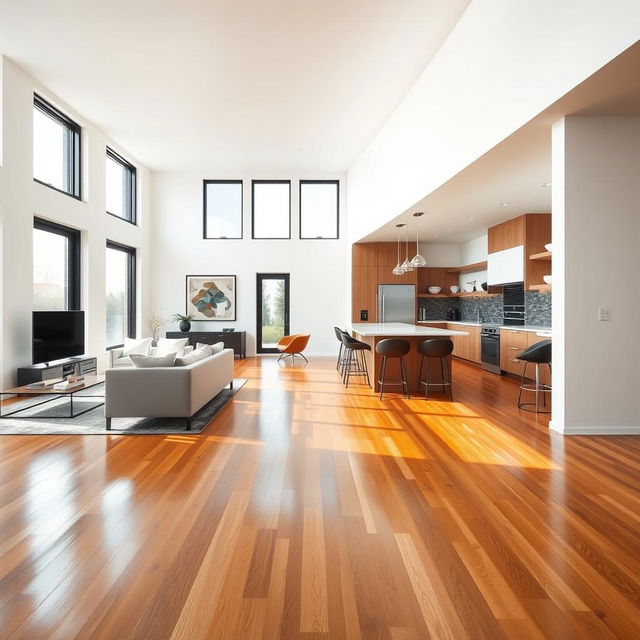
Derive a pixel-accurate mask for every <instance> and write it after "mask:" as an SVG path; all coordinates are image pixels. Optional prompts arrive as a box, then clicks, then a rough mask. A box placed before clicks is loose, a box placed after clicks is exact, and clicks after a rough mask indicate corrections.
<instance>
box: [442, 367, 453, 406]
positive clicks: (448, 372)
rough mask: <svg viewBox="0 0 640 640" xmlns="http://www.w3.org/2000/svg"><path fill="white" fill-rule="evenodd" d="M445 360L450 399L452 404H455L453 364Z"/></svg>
mask: <svg viewBox="0 0 640 640" xmlns="http://www.w3.org/2000/svg"><path fill="white" fill-rule="evenodd" d="M443 360H444V363H445V365H446V367H447V380H449V397H450V398H451V402H453V384H452V382H453V380H452V377H451V363H450V362H449V361H448V360H447V359H446V358H443Z"/></svg>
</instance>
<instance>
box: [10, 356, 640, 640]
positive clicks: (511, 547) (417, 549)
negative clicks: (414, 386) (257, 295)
mask: <svg viewBox="0 0 640 640" xmlns="http://www.w3.org/2000/svg"><path fill="white" fill-rule="evenodd" d="M236 376H238V377H244V378H248V383H247V384H246V385H245V387H243V389H241V390H240V392H239V393H238V394H237V396H236V397H235V399H234V401H233V403H230V404H229V405H227V407H225V408H224V409H223V410H222V412H221V413H220V414H219V415H218V416H217V418H216V420H215V422H214V423H212V424H211V425H210V426H209V427H208V429H207V430H206V431H205V432H204V433H203V434H200V435H189V434H185V435H170V436H157V437H156V436H129V437H126V436H65V437H46V436H3V437H0V456H1V460H2V465H1V467H0V518H1V521H0V524H1V529H0V531H1V533H2V535H1V536H0V638H3V639H5V638H11V639H18V638H20V639H24V640H34V639H37V638H43V639H44V638H46V639H51V638H57V639H60V640H71V639H73V638H76V639H83V640H84V639H87V638H92V639H93V638H96V639H105V640H114V639H116V638H117V639H125V638H127V639H128V638H137V639H145V640H147V639H153V640H156V639H162V638H176V639H177V638H181V639H185V640H186V639H189V640H193V639H204V638H207V639H209V638H225V639H229V640H231V639H233V640H236V639H240V638H247V639H251V640H254V639H259V638H282V639H285V640H295V639H298V638H300V639H302V638H305V639H310V638H330V639H331V640H334V639H336V640H340V639H342V638H363V639H368V638H376V639H378V638H385V639H388V640H401V639H412V640H422V639H424V638H452V639H454V640H458V639H460V638H487V639H491V640H496V639H500V638H513V639H515V640H521V639H526V638H554V639H555V638H567V639H569V638H570V639H572V640H573V639H575V638H594V639H595V638H597V639H602V638H621V639H622V638H624V639H625V640H626V639H630V638H634V637H640V615H639V608H638V607H639V603H640V584H639V576H640V534H639V529H640V519H639V518H638V515H637V514H638V513H640V498H639V497H638V496H639V492H638V489H639V488H640V471H639V469H640V438H636V437H613V438H584V437H572V438H562V437H561V436H559V435H556V434H553V433H550V432H549V431H548V429H547V418H546V417H544V416H535V415H534V414H531V413H524V412H518V411H517V409H516V408H515V406H516V397H517V385H516V384H515V382H513V381H511V380H506V379H502V378H500V377H498V376H494V375H492V374H489V373H486V372H482V371H481V370H480V369H478V368H477V367H475V366H472V365H466V364H462V363H460V362H456V363H455V364H454V394H455V395H454V398H455V402H447V401H446V400H444V399H443V398H442V397H438V398H436V399H434V400H430V401H429V402H425V400H424V399H422V398H412V399H411V400H405V399H403V398H401V397H400V396H394V395H393V394H389V395H388V396H386V397H385V400H383V401H380V400H379V399H378V397H377V396H375V395H373V393H372V392H371V391H369V390H368V389H367V388H365V387H363V386H361V385H355V386H354V387H353V388H350V389H349V390H348V391H346V390H345V389H344V387H343V386H342V384H341V382H340V377H339V375H338V374H337V372H336V371H335V361H334V360H333V359H330V358H312V359H311V362H310V364H309V365H307V366H303V364H302V363H300V364H298V363H296V365H295V366H291V365H290V364H285V365H282V364H281V365H277V364H276V362H275V358H259V359H255V358H250V359H247V360H244V361H238V362H237V371H236Z"/></svg>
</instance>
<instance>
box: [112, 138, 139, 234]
mask: <svg viewBox="0 0 640 640" xmlns="http://www.w3.org/2000/svg"><path fill="white" fill-rule="evenodd" d="M106 196H107V202H106V208H107V213H110V214H111V215H112V216H116V217H117V218H122V219H123V220H126V221H127V222H131V223H132V224H135V223H136V168H135V167H134V166H133V165H132V164H130V163H129V162H127V161H126V160H125V159H124V158H123V157H121V156H119V155H118V154H117V153H116V152H115V151H112V150H111V149H109V147H107V173H106Z"/></svg>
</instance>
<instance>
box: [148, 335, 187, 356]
mask: <svg viewBox="0 0 640 640" xmlns="http://www.w3.org/2000/svg"><path fill="white" fill-rule="evenodd" d="M187 342H189V338H160V339H159V340H158V347H157V349H156V355H157V356H166V355H167V354H168V353H175V354H176V356H177V357H178V358H182V356H183V355H184V348H185V347H186V346H187Z"/></svg>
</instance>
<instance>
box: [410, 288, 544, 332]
mask: <svg viewBox="0 0 640 640" xmlns="http://www.w3.org/2000/svg"><path fill="white" fill-rule="evenodd" d="M418 304H419V307H420V308H425V309H426V310H427V320H446V318H447V310H448V309H449V308H450V307H453V308H454V309H459V310H460V320H461V321H463V322H464V321H466V322H478V321H480V322H487V323H490V322H491V323H496V324H502V323H503V321H504V319H503V315H502V305H503V297H502V295H497V296H490V297H487V298H418ZM478 312H479V313H478ZM478 318H479V320H478ZM525 324H528V325H533V326H539V327H550V326H551V295H550V294H548V293H538V292H537V291H526V292H525Z"/></svg>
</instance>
